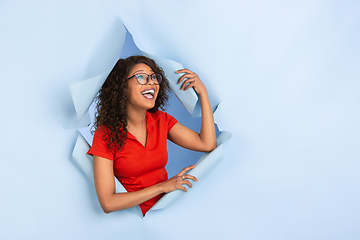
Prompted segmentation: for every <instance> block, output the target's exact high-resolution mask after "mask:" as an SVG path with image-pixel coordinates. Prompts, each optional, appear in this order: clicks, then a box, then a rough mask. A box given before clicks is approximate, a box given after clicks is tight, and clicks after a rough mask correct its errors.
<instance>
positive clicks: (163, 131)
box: [88, 110, 177, 216]
mask: <svg viewBox="0 0 360 240" xmlns="http://www.w3.org/2000/svg"><path fill="white" fill-rule="evenodd" d="M176 123H177V120H176V119H175V118H173V117H172V116H170V115H169V114H167V113H165V112H162V111H159V110H158V111H156V112H155V113H149V112H146V130H147V141H146V146H145V147H144V146H143V145H142V144H141V143H140V142H139V141H138V140H137V139H136V137H135V136H133V135H132V134H131V133H130V132H128V139H127V140H126V143H125V145H124V148H123V150H122V151H119V150H118V149H117V146H116V145H115V147H114V148H113V149H111V150H110V149H109V148H108V147H107V140H104V139H103V135H104V134H105V133H106V129H105V128H101V127H100V128H98V129H97V130H96V131H95V134H94V138H93V144H92V147H91V148H90V149H89V151H88V154H89V155H91V156H93V155H97V156H100V157H103V158H107V159H109V160H111V161H114V174H115V177H116V178H117V179H118V180H119V182H121V184H122V185H123V186H124V188H125V189H126V190H127V191H128V192H133V191H138V190H141V189H144V188H146V187H150V186H152V185H155V184H158V183H161V182H164V181H166V180H167V179H168V175H167V172H166V169H165V166H166V163H167V160H168V153H167V147H166V143H167V135H168V132H169V131H170V129H171V128H172V127H173V126H174V125H175V124H176ZM162 196H163V194H161V195H158V196H156V197H154V198H152V199H149V200H147V201H146V202H143V203H141V204H139V206H140V208H141V211H142V213H143V216H145V213H146V212H147V211H148V210H149V209H150V208H151V207H152V206H153V205H154V204H155V203H156V202H157V201H158V200H159V199H160V198H161V197H162Z"/></svg>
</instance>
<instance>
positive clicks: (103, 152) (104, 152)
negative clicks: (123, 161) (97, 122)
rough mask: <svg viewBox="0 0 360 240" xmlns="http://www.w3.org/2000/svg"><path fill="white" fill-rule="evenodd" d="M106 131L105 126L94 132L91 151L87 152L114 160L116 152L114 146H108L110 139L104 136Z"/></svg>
mask: <svg viewBox="0 0 360 240" xmlns="http://www.w3.org/2000/svg"><path fill="white" fill-rule="evenodd" d="M105 133H106V128H105V127H99V128H98V129H97V130H96V131H95V134H94V138H93V142H92V146H91V148H90V149H89V151H88V152H87V154H89V155H91V156H93V155H96V156H99V157H103V158H106V159H109V160H111V161H114V158H115V153H114V151H115V150H114V148H115V147H114V148H112V149H110V148H109V147H108V145H107V144H108V141H109V140H108V139H105V138H104V134H105Z"/></svg>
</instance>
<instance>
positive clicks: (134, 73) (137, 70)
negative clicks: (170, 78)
mask: <svg viewBox="0 0 360 240" xmlns="http://www.w3.org/2000/svg"><path fill="white" fill-rule="evenodd" d="M150 71H151V72H154V71H153V70H152V69H151V70H150ZM137 72H144V73H145V71H144V70H137V71H135V72H134V74H136V73H137Z"/></svg>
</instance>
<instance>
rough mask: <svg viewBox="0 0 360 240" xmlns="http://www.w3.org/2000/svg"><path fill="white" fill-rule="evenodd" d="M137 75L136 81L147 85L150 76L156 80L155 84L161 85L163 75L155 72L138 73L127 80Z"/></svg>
mask: <svg viewBox="0 0 360 240" xmlns="http://www.w3.org/2000/svg"><path fill="white" fill-rule="evenodd" d="M133 77H136V81H137V82H138V83H139V84H141V85H146V84H148V82H149V78H151V80H152V81H153V82H154V84H156V85H159V84H160V83H161V80H162V77H161V75H160V74H159V73H153V74H151V75H148V74H146V73H138V74H135V75H133V76H131V77H129V78H128V79H126V80H129V79H130V78H133Z"/></svg>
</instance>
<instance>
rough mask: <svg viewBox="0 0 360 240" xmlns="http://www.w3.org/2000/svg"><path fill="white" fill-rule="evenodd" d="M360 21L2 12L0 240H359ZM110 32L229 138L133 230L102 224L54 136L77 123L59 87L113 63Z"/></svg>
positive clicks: (12, 5)
mask: <svg viewBox="0 0 360 240" xmlns="http://www.w3.org/2000/svg"><path fill="white" fill-rule="evenodd" d="M359 9H360V3H359V2H358V1H341V2H340V1H298V2H291V3H290V2H288V1H279V0H278V1H260V0H259V1H251V2H245V1H236V2H235V1H196V2H195V1H181V2H180V1H176V2H175V1H131V3H128V2H127V1H98V0H90V1H68V0H63V1H57V0H55V1H51V2H50V1H31V2H29V1H16V2H15V1H10V0H7V1H1V2H0V34H1V38H0V43H1V44H0V52H1V54H0V70H1V76H2V77H1V86H2V87H1V88H0V96H1V102H2V103H3V106H2V113H1V123H2V124H1V127H0V132H1V135H0V143H1V150H2V156H1V160H0V161H1V174H0V192H1V198H0V204H1V208H0V238H1V239H64V238H68V239H85V238H87V239H106V238H110V237H111V238H121V239H144V238H146V239H184V238H187V239H266V240H268V239H359V237H360V230H359V228H358V222H359V220H360V219H359V213H360V208H359V204H358V203H359V200H360V199H359V195H360V194H359V180H360V178H359V176H358V172H359V167H360V163H359V159H360V152H359V150H358V149H359V145H360V139H359V138H360V137H359V136H360V127H359V122H360V111H359V106H360V94H359V93H360V81H359V80H360V79H359V76H360V70H359V63H360V47H359V44H358V43H359V42H360V32H359V31H358V30H359V27H360V26H359V25H360V10H359ZM117 17H120V18H121V20H122V21H123V22H124V24H125V25H126V27H127V28H128V30H129V31H130V32H131V33H132V34H133V36H134V39H138V41H137V45H138V46H139V48H141V49H147V51H148V52H152V53H154V52H157V54H159V55H161V56H162V57H165V58H169V59H172V60H175V61H177V62H180V63H182V64H183V65H184V66H185V67H188V68H191V69H192V70H194V71H195V72H197V73H198V74H199V75H200V76H201V78H202V79H203V80H204V82H205V83H206V84H207V85H208V86H211V87H213V88H214V89H216V90H217V91H216V92H217V94H218V95H219V98H220V99H221V104H220V105H219V108H218V110H217V112H216V120H217V122H218V123H219V126H220V127H221V129H222V130H230V131H232V132H233V138H232V139H231V140H230V141H229V142H228V143H227V144H226V150H227V152H226V154H225V158H224V160H223V161H222V162H221V163H220V164H219V165H218V166H217V168H216V170H215V171H212V172H210V173H209V174H208V175H207V176H205V177H204V178H203V180H202V181H201V182H198V183H197V184H196V186H194V188H193V189H192V190H191V191H189V192H188V193H187V194H185V196H184V197H183V198H181V200H180V201H177V202H176V203H174V204H173V205H171V206H169V207H168V208H166V209H164V210H160V211H156V212H153V213H151V215H149V216H148V217H147V218H145V219H141V217H139V216H138V215H136V214H134V213H133V212H132V210H129V211H122V212H116V213H112V214H109V215H105V214H103V213H102V211H101V209H100V207H99V205H98V203H97V199H96V193H95V191H94V188H93V185H92V184H91V183H90V182H89V181H88V180H87V179H86V177H85V176H83V175H82V174H81V173H80V171H79V169H77V168H76V166H75V164H74V163H73V162H72V161H71V152H72V148H73V146H74V143H75V140H76V132H75V130H70V129H65V128H64V126H65V125H66V123H68V122H71V121H70V120H71V119H72V118H74V119H75V117H76V115H75V110H74V107H73V105H72V102H71V97H70V92H69V88H68V85H69V83H71V82H75V81H80V80H84V79H87V78H90V77H93V76H95V75H97V74H100V73H101V72H103V71H105V69H106V68H107V67H108V66H109V65H110V64H111V62H112V61H114V59H116V58H118V57H119V56H120V53H121V49H120V48H119V45H118V44H117V42H118V40H119V36H118V35H117V31H116V29H118V28H119V26H120V25H119V24H121V23H120V22H119V21H118V19H117ZM172 104H173V105H175V106H174V109H176V108H177V107H180V106H178V105H176V104H177V103H176V102H175V103H172ZM172 111H175V110H172ZM187 156H192V153H189V154H188V155H187ZM196 159H197V158H196ZM170 160H171V156H170Z"/></svg>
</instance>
